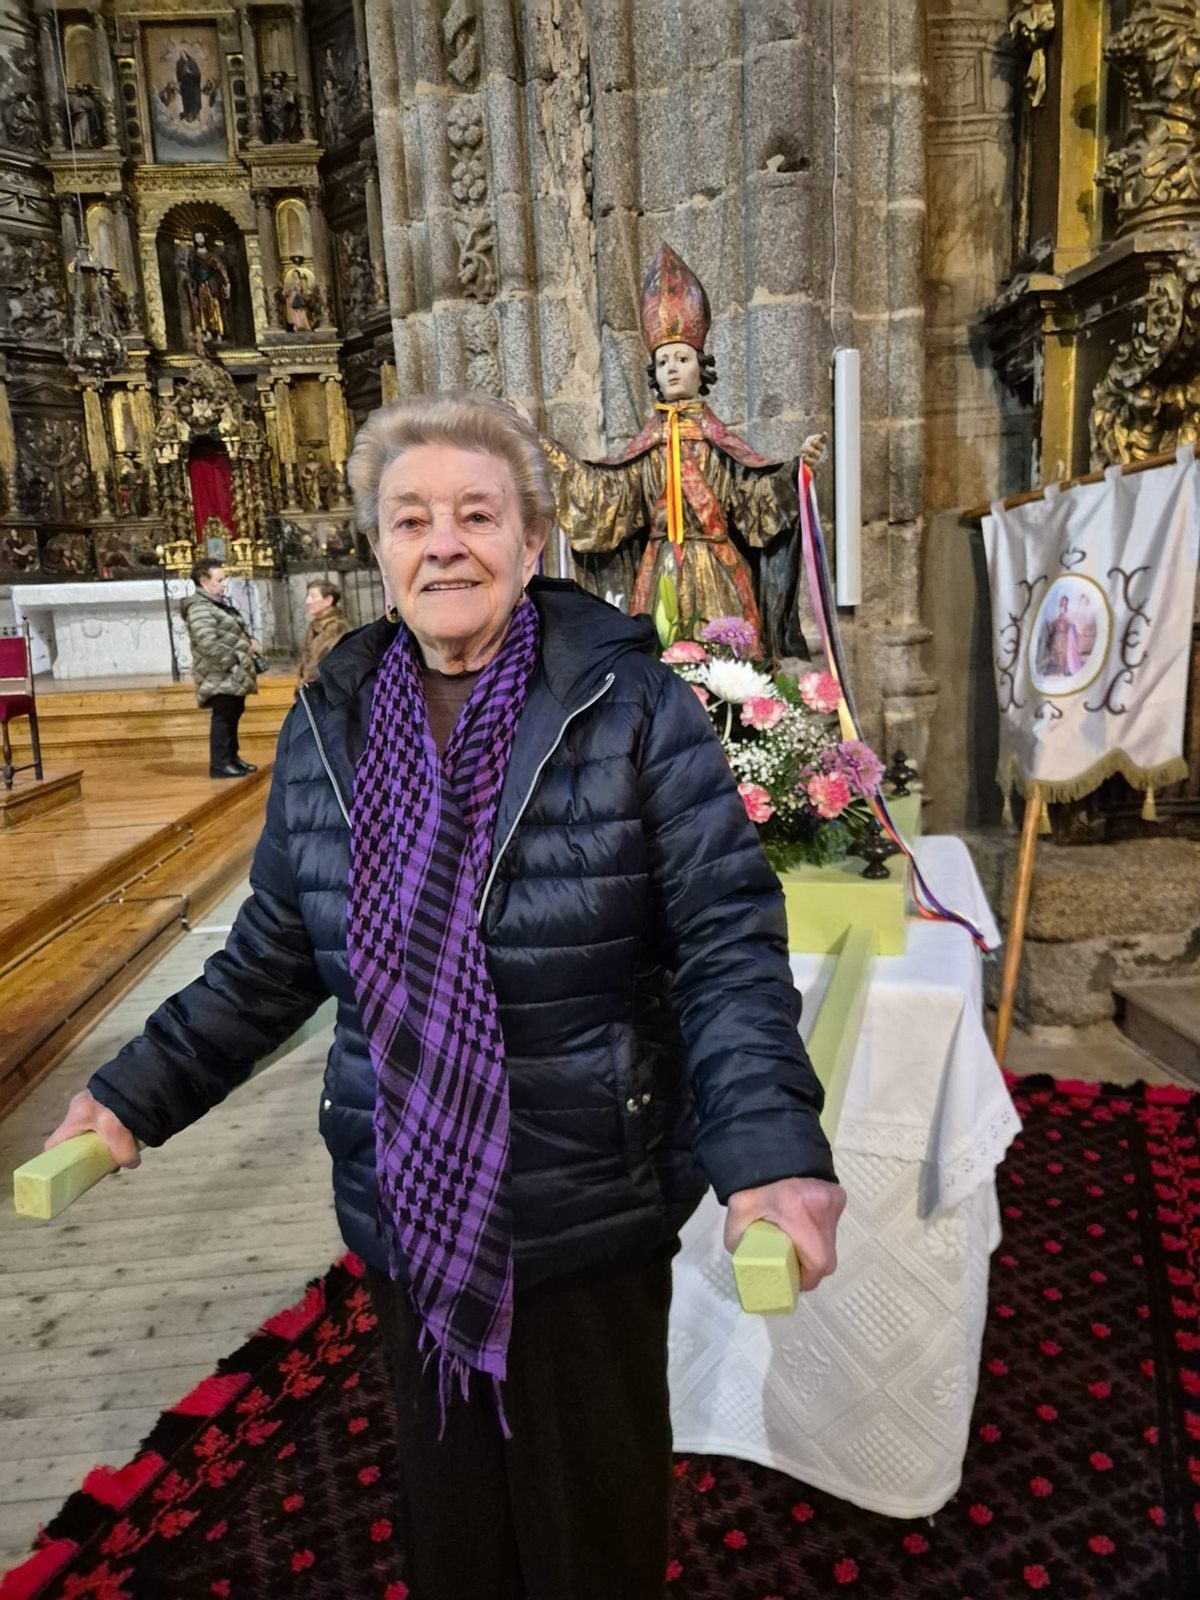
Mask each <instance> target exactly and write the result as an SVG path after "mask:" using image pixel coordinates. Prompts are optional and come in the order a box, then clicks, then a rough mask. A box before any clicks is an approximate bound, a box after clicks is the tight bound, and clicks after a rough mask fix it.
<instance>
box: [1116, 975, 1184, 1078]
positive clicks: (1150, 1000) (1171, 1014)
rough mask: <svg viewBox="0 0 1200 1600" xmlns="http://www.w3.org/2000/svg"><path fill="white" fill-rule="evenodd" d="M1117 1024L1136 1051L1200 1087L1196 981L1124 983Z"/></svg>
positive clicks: (1117, 990)
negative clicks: (1140, 1051) (1143, 1053)
mask: <svg viewBox="0 0 1200 1600" xmlns="http://www.w3.org/2000/svg"><path fill="white" fill-rule="evenodd" d="M1113 992H1114V993H1115V995H1116V997H1117V1022H1118V1024H1119V1026H1120V1028H1121V1029H1122V1031H1123V1032H1124V1033H1125V1034H1126V1035H1127V1037H1128V1038H1129V1039H1131V1040H1132V1041H1133V1043H1134V1044H1136V1045H1137V1046H1138V1048H1139V1049H1141V1050H1144V1051H1146V1053H1147V1054H1148V1055H1151V1056H1153V1057H1154V1058H1155V1060H1156V1061H1160V1062H1162V1064H1163V1065H1164V1066H1165V1067H1169V1068H1170V1069H1171V1070H1172V1071H1173V1072H1177V1073H1181V1074H1182V1075H1183V1076H1184V1077H1186V1078H1188V1079H1190V1080H1191V1082H1193V1083H1195V1084H1197V1085H1200V977H1197V978H1164V979H1162V980H1161V981H1159V982H1155V983H1126V984H1122V985H1121V986H1120V987H1119V988H1117V989H1115V990H1114V991H1113Z"/></svg>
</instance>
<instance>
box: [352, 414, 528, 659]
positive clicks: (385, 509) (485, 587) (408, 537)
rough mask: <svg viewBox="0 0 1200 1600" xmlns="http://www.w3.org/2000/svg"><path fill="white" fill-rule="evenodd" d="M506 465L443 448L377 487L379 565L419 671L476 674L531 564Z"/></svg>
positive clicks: (421, 455) (425, 453) (412, 454)
mask: <svg viewBox="0 0 1200 1600" xmlns="http://www.w3.org/2000/svg"><path fill="white" fill-rule="evenodd" d="M542 538H543V536H542V534H541V532H540V531H534V532H532V533H531V532H529V531H528V530H526V528H525V527H524V525H523V523H522V520H521V508H520V502H519V501H518V499H517V490H516V485H515V484H514V482H513V476H512V472H511V471H510V469H509V466H508V463H507V462H506V461H502V460H500V459H499V457H497V456H490V455H481V454H478V453H476V452H475V451H473V450H460V449H457V448H456V447H455V446H453V445H447V444H423V445H418V446H417V447H416V448H414V449H412V450H408V451H406V452H405V454H404V455H402V456H399V457H398V458H397V459H396V460H395V461H393V462H392V463H391V464H390V465H389V466H388V467H387V468H386V470H385V471H384V474H383V477H382V478H381V479H380V482H379V544H378V555H379V565H380V567H381V568H382V571H383V576H384V580H385V582H386V583H387V587H388V591H389V593H390V594H391V596H392V600H393V602H394V603H395V605H396V607H397V609H398V610H399V612H400V616H401V618H402V619H403V621H404V622H405V623H406V624H407V626H408V627H409V628H410V629H411V631H412V633H413V636H414V637H415V639H416V641H417V643H418V644H419V645H420V647H421V653H422V655H423V656H424V657H425V661H426V664H427V665H428V666H431V667H435V668H437V669H438V670H439V671H442V672H464V671H475V670H477V669H478V668H479V667H482V666H483V665H484V664H485V663H486V662H487V661H489V660H490V659H491V657H492V656H493V655H494V654H495V652H496V650H497V648H498V647H499V644H500V641H501V640H502V639H503V637H504V633H505V630H506V628H507V627H508V622H509V618H510V617H511V616H512V614H513V612H514V610H515V609H516V606H517V602H518V601H519V600H520V598H521V594H522V591H523V590H524V588H525V585H526V583H527V582H528V581H529V579H530V578H531V577H532V575H533V571H534V568H535V567H536V566H537V558H538V552H539V551H540V550H541V547H542Z"/></svg>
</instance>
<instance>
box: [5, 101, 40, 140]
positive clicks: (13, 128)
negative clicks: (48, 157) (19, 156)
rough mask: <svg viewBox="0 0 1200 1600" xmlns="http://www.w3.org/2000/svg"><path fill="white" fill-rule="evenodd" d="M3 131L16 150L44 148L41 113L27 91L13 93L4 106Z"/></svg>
mask: <svg viewBox="0 0 1200 1600" xmlns="http://www.w3.org/2000/svg"><path fill="white" fill-rule="evenodd" d="M3 115H4V131H5V132H6V133H7V134H8V137H9V140H10V141H11V143H12V144H13V145H14V146H15V147H16V148H17V149H18V150H39V151H40V150H44V149H45V148H46V141H45V139H44V138H43V136H42V113H41V110H40V109H39V107H38V103H37V101H36V100H35V99H34V97H33V96H32V95H31V94H29V93H28V92H22V93H20V94H14V95H13V96H12V97H11V99H9V101H8V103H7V104H6V105H5V106H4V112H3Z"/></svg>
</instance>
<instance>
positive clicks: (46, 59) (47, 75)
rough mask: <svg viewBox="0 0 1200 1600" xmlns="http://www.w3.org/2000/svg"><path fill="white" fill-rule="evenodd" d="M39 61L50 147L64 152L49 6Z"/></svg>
mask: <svg viewBox="0 0 1200 1600" xmlns="http://www.w3.org/2000/svg"><path fill="white" fill-rule="evenodd" d="M38 57H39V59H40V62H41V68H42V85H43V88H44V90H45V94H46V112H47V115H48V118H49V123H50V145H51V148H52V149H54V150H63V149H65V148H66V143H67V125H66V120H65V112H64V107H65V105H66V90H65V89H64V87H63V79H62V72H61V71H60V70H59V65H58V22H57V19H56V17H55V14H54V12H53V10H52V9H51V8H50V6H49V5H47V6H46V8H45V9H44V10H41V11H39V15H38ZM114 109H115V101H114ZM68 259H70V258H69V257H68Z"/></svg>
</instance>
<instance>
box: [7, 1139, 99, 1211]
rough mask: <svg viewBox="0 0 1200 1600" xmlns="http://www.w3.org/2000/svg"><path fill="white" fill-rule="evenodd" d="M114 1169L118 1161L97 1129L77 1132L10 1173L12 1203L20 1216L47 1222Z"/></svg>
mask: <svg viewBox="0 0 1200 1600" xmlns="http://www.w3.org/2000/svg"><path fill="white" fill-rule="evenodd" d="M116 1170H117V1163H116V1162H115V1161H114V1160H113V1158H112V1156H110V1155H109V1153H108V1146H107V1145H106V1144H105V1142H104V1140H103V1139H102V1138H101V1137H100V1135H99V1134H98V1133H80V1134H77V1135H76V1137H75V1138H74V1139H64V1140H63V1142H62V1143H61V1144H56V1145H55V1146H54V1148H53V1150H43V1151H42V1153H41V1155H40V1156H34V1158H33V1160H32V1161H27V1162H26V1163H25V1165H24V1166H23V1167H18V1168H17V1170H16V1171H15V1172H14V1173H13V1205H14V1206H15V1207H16V1212H17V1215H18V1216H19V1217H36V1218H37V1219H38V1220H39V1221H42V1222H49V1221H50V1220H51V1218H52V1217H57V1216H58V1214H59V1212H60V1211H65V1210H66V1209H67V1207H68V1206H69V1205H70V1204H71V1202H72V1201H73V1200H78V1198H79V1196H80V1195H81V1194H83V1192H84V1191H85V1190H86V1189H90V1188H91V1187H92V1185H93V1184H94V1183H99V1182H100V1179H101V1178H105V1177H107V1176H108V1174H109V1173H110V1172H115V1171H116Z"/></svg>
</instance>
